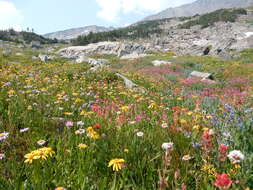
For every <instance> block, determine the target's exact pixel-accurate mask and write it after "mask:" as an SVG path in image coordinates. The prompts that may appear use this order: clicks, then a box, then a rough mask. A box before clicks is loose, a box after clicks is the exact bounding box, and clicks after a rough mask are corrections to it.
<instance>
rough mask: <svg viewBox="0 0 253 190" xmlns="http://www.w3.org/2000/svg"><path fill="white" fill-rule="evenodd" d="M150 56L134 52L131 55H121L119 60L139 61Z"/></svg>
mask: <svg viewBox="0 0 253 190" xmlns="http://www.w3.org/2000/svg"><path fill="white" fill-rule="evenodd" d="M147 56H150V55H149V54H138V53H136V52H134V53H132V54H127V55H123V56H122V57H121V58H120V59H122V60H123V59H139V58H143V57H147Z"/></svg>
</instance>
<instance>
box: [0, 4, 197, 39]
mask: <svg viewBox="0 0 253 190" xmlns="http://www.w3.org/2000/svg"><path fill="white" fill-rule="evenodd" d="M193 1H194V0H0V30H1V29H8V28H14V29H15V30H18V31H20V30H26V29H27V27H29V28H33V29H34V31H35V32H36V33H38V34H45V33H50V32H55V31H59V30H64V29H69V28H75V27H83V26H88V25H98V26H107V27H109V26H113V27H122V26H127V25H129V24H131V23H134V22H137V21H140V20H142V19H143V18H145V17H146V16H149V15H151V14H155V13H158V12H159V11H162V10H164V9H166V8H169V7H176V6H179V5H182V4H186V3H191V2H193Z"/></svg>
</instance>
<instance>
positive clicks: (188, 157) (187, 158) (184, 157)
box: [182, 154, 192, 161]
mask: <svg viewBox="0 0 253 190" xmlns="http://www.w3.org/2000/svg"><path fill="white" fill-rule="evenodd" d="M191 159H192V157H191V156H190V155H189V154H187V155H184V156H183V158H182V160H183V161H188V160H191Z"/></svg>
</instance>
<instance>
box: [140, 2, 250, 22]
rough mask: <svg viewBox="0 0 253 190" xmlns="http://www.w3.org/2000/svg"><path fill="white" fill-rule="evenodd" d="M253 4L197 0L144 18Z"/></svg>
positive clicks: (154, 18) (153, 18)
mask: <svg viewBox="0 0 253 190" xmlns="http://www.w3.org/2000/svg"><path fill="white" fill-rule="evenodd" d="M251 5H253V0H197V1H195V2H193V3H190V4H186V5H182V6H180V7H176V8H168V9H166V10H164V11H162V12H160V13H158V14H156V15H151V16H149V17H146V18H145V19H144V20H157V19H164V18H172V17H183V16H193V15H195V14H203V13H208V12H212V11H215V10H218V9H222V8H241V7H248V6H251Z"/></svg>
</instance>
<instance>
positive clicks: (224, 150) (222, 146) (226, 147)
mask: <svg viewBox="0 0 253 190" xmlns="http://www.w3.org/2000/svg"><path fill="white" fill-rule="evenodd" d="M228 147H229V146H227V145H225V144H221V145H220V147H219V149H220V152H222V153H226V152H227V151H228Z"/></svg>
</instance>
